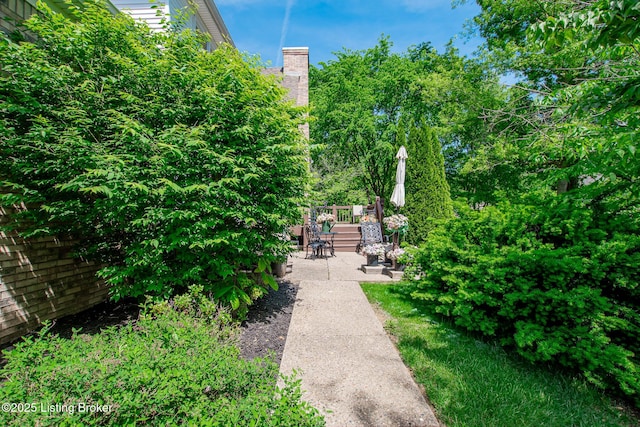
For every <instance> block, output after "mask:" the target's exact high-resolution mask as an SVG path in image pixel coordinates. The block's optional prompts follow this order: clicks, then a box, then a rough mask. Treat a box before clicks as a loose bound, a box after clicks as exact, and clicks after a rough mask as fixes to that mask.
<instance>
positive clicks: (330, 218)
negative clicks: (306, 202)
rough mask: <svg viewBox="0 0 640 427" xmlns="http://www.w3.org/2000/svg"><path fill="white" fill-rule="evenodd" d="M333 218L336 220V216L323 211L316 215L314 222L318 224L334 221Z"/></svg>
mask: <svg viewBox="0 0 640 427" xmlns="http://www.w3.org/2000/svg"><path fill="white" fill-rule="evenodd" d="M335 220H336V217H334V216H333V214H330V213H324V212H323V213H321V214H320V215H318V216H317V217H316V222H317V223H318V224H322V223H323V222H325V221H329V222H334V221H335Z"/></svg>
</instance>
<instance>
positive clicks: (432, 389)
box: [362, 284, 640, 427]
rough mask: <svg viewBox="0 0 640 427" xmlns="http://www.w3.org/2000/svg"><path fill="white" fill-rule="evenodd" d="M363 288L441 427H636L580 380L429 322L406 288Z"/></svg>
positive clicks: (637, 422)
mask: <svg viewBox="0 0 640 427" xmlns="http://www.w3.org/2000/svg"><path fill="white" fill-rule="evenodd" d="M362 288H363V289H364V292H365V294H366V295H367V297H368V298H369V301H370V302H371V303H372V304H376V305H378V306H379V307H380V308H382V309H383V310H384V311H385V312H386V313H387V314H388V315H389V316H390V317H391V319H390V320H388V321H387V324H386V325H385V327H386V329H387V331H388V332H390V333H391V334H392V335H394V336H395V337H396V338H397V346H398V349H399V350H400V353H401V355H402V358H403V360H404V362H405V364H406V365H407V366H408V367H409V368H410V369H411V370H412V371H413V374H414V376H415V378H416V380H417V381H418V382H419V383H420V384H422V385H423V386H424V388H425V392H426V395H427V396H428V399H429V400H430V402H431V404H432V405H433V406H434V408H435V410H436V413H437V416H438V418H439V419H440V421H442V422H443V423H445V424H446V425H447V427H455V426H468V427H477V426H488V427H503V426H504V427H507V426H535V427H539V426H558V427H567V426H585V427H596V426H637V425H640V420H639V419H637V418H634V417H633V415H631V414H630V413H629V411H625V409H623V408H621V407H619V406H617V405H616V403H615V402H612V401H611V400H610V399H609V398H607V397H606V396H604V395H603V394H602V393H601V392H599V391H598V390H595V389H593V388H592V387H590V386H588V385H587V384H586V383H585V382H583V381H582V380H579V379H575V378H573V377H572V376H570V375H567V374H564V373H561V372H558V371H557V370H554V369H551V368H546V367H544V366H543V367H540V366H533V365H531V364H530V363H529V362H527V361H525V360H523V359H521V358H519V357H518V356H517V355H515V354H509V353H508V352H506V351H505V350H503V349H502V348H501V347H500V346H499V345H497V344H493V343H487V342H484V341H480V340H478V339H476V338H475V337H473V336H471V335H469V334H467V333H466V332H461V331H459V330H457V329H456V328H455V327H453V326H452V324H451V323H450V322H448V321H446V320H443V319H442V318H441V317H438V316H437V315H431V314H430V313H429V311H428V310H427V308H426V307H425V306H420V305H419V304H418V303H415V302H413V301H411V300H410V299H409V298H408V292H409V291H408V287H407V285H403V284H392V285H381V284H363V285H362Z"/></svg>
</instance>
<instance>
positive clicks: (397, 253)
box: [387, 248, 405, 271]
mask: <svg viewBox="0 0 640 427" xmlns="http://www.w3.org/2000/svg"><path fill="white" fill-rule="evenodd" d="M404 254H405V251H404V249H400V248H396V249H393V250H391V251H389V252H387V258H389V259H390V260H391V261H393V269H394V270H399V271H402V270H404V265H403V264H400V263H399V261H398V260H399V259H402V258H403V256H404Z"/></svg>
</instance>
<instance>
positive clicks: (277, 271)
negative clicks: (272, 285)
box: [272, 262, 287, 278]
mask: <svg viewBox="0 0 640 427" xmlns="http://www.w3.org/2000/svg"><path fill="white" fill-rule="evenodd" d="M272 267H273V274H274V275H275V276H276V277H280V278H282V277H284V276H285V274H287V263H286V262H278V263H274V264H273V265H272Z"/></svg>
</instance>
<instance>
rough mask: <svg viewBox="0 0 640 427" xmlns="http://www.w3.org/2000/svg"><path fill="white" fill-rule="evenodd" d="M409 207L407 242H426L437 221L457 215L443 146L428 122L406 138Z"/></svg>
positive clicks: (413, 127) (405, 211)
mask: <svg viewBox="0 0 640 427" xmlns="http://www.w3.org/2000/svg"><path fill="white" fill-rule="evenodd" d="M406 145H407V154H408V156H409V158H408V159H407V173H406V184H405V186H406V194H407V196H406V199H407V200H406V206H405V207H404V209H403V210H402V212H403V213H405V214H406V215H407V217H409V222H410V226H409V231H408V233H407V241H409V242H411V243H413V244H419V243H422V242H424V241H425V240H426V239H427V236H428V235H429V231H431V230H432V229H433V228H434V227H435V226H436V223H437V220H440V219H444V218H449V217H451V216H452V215H453V210H452V207H451V194H450V192H449V184H448V183H447V178H446V176H445V171H444V157H443V155H442V147H441V146H440V141H438V137H437V136H436V134H435V132H434V131H433V130H432V129H430V128H429V127H427V126H426V125H425V124H424V123H422V124H421V125H419V126H418V125H411V126H410V127H409V137H408V139H407V141H406Z"/></svg>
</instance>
